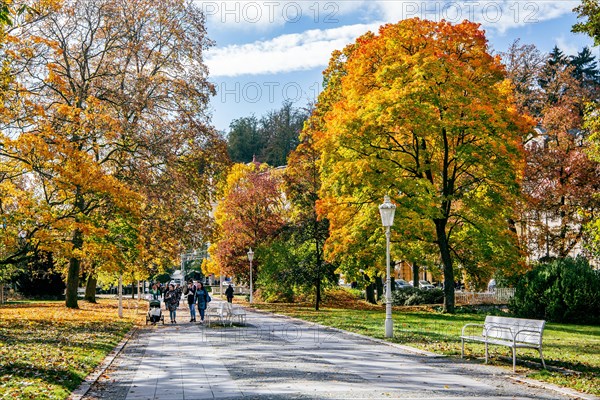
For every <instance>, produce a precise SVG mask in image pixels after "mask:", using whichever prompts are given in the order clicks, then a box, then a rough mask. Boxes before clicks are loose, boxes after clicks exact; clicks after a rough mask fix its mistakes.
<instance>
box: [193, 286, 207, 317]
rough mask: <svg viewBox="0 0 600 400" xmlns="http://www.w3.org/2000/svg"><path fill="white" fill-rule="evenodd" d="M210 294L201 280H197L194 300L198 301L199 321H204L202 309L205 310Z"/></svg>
mask: <svg viewBox="0 0 600 400" xmlns="http://www.w3.org/2000/svg"><path fill="white" fill-rule="evenodd" d="M209 298H210V296H209V295H208V292H207V291H206V289H205V288H204V285H203V284H202V282H198V286H197V289H196V302H197V303H198V311H200V322H204V311H206V307H208V302H209V301H210V300H209Z"/></svg>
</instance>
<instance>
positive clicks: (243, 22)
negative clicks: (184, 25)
mask: <svg viewBox="0 0 600 400" xmlns="http://www.w3.org/2000/svg"><path fill="white" fill-rule="evenodd" d="M370 3H371V2H369V1H364V0H343V1H331V0H328V1H303V0H297V1H288V0H285V1H250V0H236V1H231V0H227V1H224V0H221V1H197V4H198V6H199V7H200V8H201V9H202V11H203V12H204V14H205V15H206V17H207V20H208V24H209V26H210V27H211V29H227V30H231V29H235V30H258V31H267V30H270V29H275V28H278V27H281V26H283V25H285V24H293V23H299V22H301V21H302V22H304V23H307V22H309V23H310V22H312V23H314V24H315V25H317V24H322V23H325V24H339V23H340V17H342V16H346V15H351V14H353V13H356V12H357V11H358V10H360V9H361V8H363V7H365V5H367V4H370Z"/></svg>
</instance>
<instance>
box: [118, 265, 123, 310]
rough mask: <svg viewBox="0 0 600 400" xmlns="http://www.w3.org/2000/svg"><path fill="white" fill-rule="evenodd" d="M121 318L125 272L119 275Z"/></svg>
mask: <svg viewBox="0 0 600 400" xmlns="http://www.w3.org/2000/svg"><path fill="white" fill-rule="evenodd" d="M119 318H123V274H120V275H119Z"/></svg>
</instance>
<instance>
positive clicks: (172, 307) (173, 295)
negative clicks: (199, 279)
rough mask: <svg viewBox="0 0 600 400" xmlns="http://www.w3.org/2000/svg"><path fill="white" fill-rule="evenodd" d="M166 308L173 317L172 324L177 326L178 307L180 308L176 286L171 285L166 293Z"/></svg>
mask: <svg viewBox="0 0 600 400" xmlns="http://www.w3.org/2000/svg"><path fill="white" fill-rule="evenodd" d="M165 306H167V310H169V315H170V316H171V323H172V324H176V323H177V320H176V317H177V307H178V306H179V294H178V293H177V290H175V285H173V284H170V285H169V289H168V290H167V293H165Z"/></svg>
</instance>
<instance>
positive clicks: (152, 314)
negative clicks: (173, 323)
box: [146, 300, 165, 325]
mask: <svg viewBox="0 0 600 400" xmlns="http://www.w3.org/2000/svg"><path fill="white" fill-rule="evenodd" d="M158 321H162V323H163V325H164V324H165V316H164V315H163V314H162V310H161V309H160V300H150V304H149V305H148V313H147V314H146V325H148V322H151V323H152V324H153V325H154V324H156V323H157V322H158Z"/></svg>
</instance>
